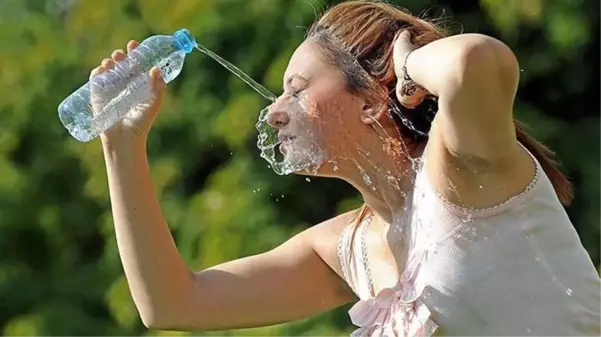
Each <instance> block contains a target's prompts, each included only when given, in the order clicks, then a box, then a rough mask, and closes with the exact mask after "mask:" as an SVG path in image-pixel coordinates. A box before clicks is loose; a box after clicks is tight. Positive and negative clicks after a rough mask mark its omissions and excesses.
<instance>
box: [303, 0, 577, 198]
mask: <svg viewBox="0 0 601 337" xmlns="http://www.w3.org/2000/svg"><path fill="white" fill-rule="evenodd" d="M404 30H409V32H410V33H411V42H412V43H413V44H414V45H416V46H424V45H426V44H428V43H430V42H433V41H436V40H438V39H441V38H444V37H445V36H447V33H446V32H444V30H443V29H442V28H441V27H439V26H437V25H436V24H434V23H433V22H431V21H428V20H425V19H421V18H418V17H416V16H413V15H411V14H410V13H409V12H408V11H406V10H404V9H401V8H399V7H396V6H394V5H391V4H388V3H385V2H382V1H377V0H371V1H370V0H354V1H346V2H343V3H340V4H338V5H335V6H333V7H331V8H330V9H328V10H327V11H326V12H325V13H324V14H323V15H322V16H321V17H320V18H318V19H317V20H316V21H315V22H314V24H313V25H312V26H311V27H310V28H309V30H308V33H307V39H312V40H313V41H316V42H317V44H318V45H319V46H320V47H321V48H320V49H321V50H322V52H323V54H324V56H325V57H326V59H327V60H328V61H330V62H331V63H332V64H333V65H334V66H336V67H337V68H338V69H339V70H340V71H341V72H342V74H343V75H344V77H345V79H346V82H347V87H348V90H349V91H350V92H352V93H368V94H370V93H372V94H377V92H378V90H373V89H374V88H376V87H378V88H380V89H382V88H384V89H385V90H384V91H385V92H386V93H387V94H388V96H389V102H390V106H391V107H394V106H396V107H397V108H398V110H397V113H391V114H390V115H391V117H392V118H393V120H394V122H395V124H396V126H397V128H398V129H399V132H400V133H401V135H403V137H409V138H411V139H413V140H415V141H417V142H425V141H427V140H428V132H429V131H430V126H431V122H432V120H433V119H434V116H435V114H436V112H437V110H438V103H437V100H436V97H434V96H432V95H429V96H428V97H427V98H426V99H425V100H424V102H423V103H421V104H420V105H418V106H417V107H416V108H415V109H407V108H404V107H403V106H402V105H401V104H400V103H399V101H398V99H397V97H396V90H395V87H396V82H397V79H396V75H395V72H394V64H393V45H394V41H395V38H396V36H397V35H398V33H399V32H400V31H404ZM358 70H360V71H358ZM381 91H382V90H380V92H381ZM514 124H515V129H516V135H517V140H518V141H519V142H520V143H521V144H523V145H524V146H525V147H526V148H527V149H528V150H529V151H530V152H531V153H532V154H533V155H534V156H535V157H536V159H537V160H538V161H539V163H540V164H541V166H542V168H543V170H544V171H545V173H546V174H547V176H548V177H549V179H550V180H551V182H552V183H553V186H554V188H555V192H556V194H557V196H558V198H559V200H560V201H561V203H562V204H564V205H569V204H570V203H571V201H572V199H573V190H572V186H571V183H570V182H569V180H568V179H567V178H566V176H565V175H564V174H563V173H562V172H561V170H560V169H559V167H558V165H557V162H556V161H555V160H554V159H553V156H554V153H553V152H552V151H550V150H549V149H548V148H547V147H546V146H545V145H543V144H541V143H540V142H538V141H537V140H536V139H534V138H533V137H531V136H530V135H528V134H527V133H526V130H525V126H524V124H523V123H521V122H520V121H518V120H515V119H514ZM408 125H412V127H408Z"/></svg>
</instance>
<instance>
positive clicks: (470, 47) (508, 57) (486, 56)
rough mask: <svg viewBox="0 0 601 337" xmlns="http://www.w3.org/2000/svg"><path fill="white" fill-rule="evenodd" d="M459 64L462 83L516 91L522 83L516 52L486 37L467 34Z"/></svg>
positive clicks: (459, 80)
mask: <svg viewBox="0 0 601 337" xmlns="http://www.w3.org/2000/svg"><path fill="white" fill-rule="evenodd" d="M466 35H469V36H468V37H466V40H465V41H464V43H463V46H462V47H463V48H462V51H461V52H460V53H459V55H460V56H459V58H458V60H457V63H458V69H460V71H459V72H457V74H458V75H459V76H460V78H459V79H458V82H460V83H467V82H469V83H477V84H483V83H488V84H493V83H496V84H497V85H498V86H499V87H500V89H507V90H510V91H512V90H514V88H515V87H516V86H517V83H518V82H519V65H518V61H517V58H516V56H515V54H514V53H513V51H512V50H511V49H510V48H509V47H508V46H507V45H506V44H505V43H503V42H501V41H499V40H497V39H495V38H493V37H490V36H486V35H482V34H466Z"/></svg>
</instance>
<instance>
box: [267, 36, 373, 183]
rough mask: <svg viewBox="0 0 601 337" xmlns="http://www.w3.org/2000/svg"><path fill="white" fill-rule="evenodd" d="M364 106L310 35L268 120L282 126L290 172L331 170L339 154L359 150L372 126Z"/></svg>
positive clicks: (294, 57)
mask: <svg viewBox="0 0 601 337" xmlns="http://www.w3.org/2000/svg"><path fill="white" fill-rule="evenodd" d="M364 108H365V101H364V100H363V99H362V98H360V97H358V96H357V95H353V94H352V93H350V92H349V91H348V90H347V85H346V81H345V79H344V77H343V74H342V73H341V72H340V71H339V70H337V69H336V68H335V67H334V66H333V65H331V64H329V63H328V62H326V61H325V59H324V57H323V56H322V54H321V50H320V47H319V46H318V45H317V44H316V43H315V42H313V41H310V40H307V41H305V42H303V43H302V44H301V45H300V46H299V47H298V48H297V50H296V51H295V52H294V54H293V55H292V57H291V59H290V61H289V64H288V67H287V69H286V72H285V75H284V93H283V94H282V95H281V96H280V97H279V98H278V99H277V100H276V102H275V103H273V104H272V105H271V106H270V107H269V109H268V112H267V115H266V120H267V123H268V124H269V125H270V126H272V127H274V128H276V129H277V131H278V139H279V141H280V142H281V145H280V151H281V152H282V154H283V156H284V159H283V161H284V162H285V165H287V166H288V167H289V168H290V170H288V171H289V172H290V171H293V172H297V173H309V174H317V175H331V174H332V172H328V171H329V170H334V171H336V168H337V165H336V161H337V160H338V159H348V158H349V157H351V158H352V157H354V156H356V155H357V145H358V144H359V143H360V142H361V137H365V136H366V135H367V134H368V131H371V130H369V129H370V127H369V126H367V125H366V124H365V123H364V122H362V119H361V114H362V112H363V110H364ZM369 133H373V131H371V132H369ZM324 164H331V165H324Z"/></svg>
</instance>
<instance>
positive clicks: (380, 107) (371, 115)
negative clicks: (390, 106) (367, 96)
mask: <svg viewBox="0 0 601 337" xmlns="http://www.w3.org/2000/svg"><path fill="white" fill-rule="evenodd" d="M385 112H386V104H383V103H372V102H368V101H366V102H365V103H364V104H363V109H362V111H361V122H363V123H365V124H368V125H369V124H373V123H375V122H379V121H380V119H381V118H382V117H383V116H384V113H385Z"/></svg>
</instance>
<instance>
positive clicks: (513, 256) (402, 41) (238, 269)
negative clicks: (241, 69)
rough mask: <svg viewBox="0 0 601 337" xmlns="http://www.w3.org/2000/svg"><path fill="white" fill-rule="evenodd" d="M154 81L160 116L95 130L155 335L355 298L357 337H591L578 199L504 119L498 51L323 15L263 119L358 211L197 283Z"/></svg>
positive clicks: (124, 251)
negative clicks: (342, 189)
mask: <svg viewBox="0 0 601 337" xmlns="http://www.w3.org/2000/svg"><path fill="white" fill-rule="evenodd" d="M136 45H137V43H136V42H135V41H131V42H130V43H129V44H128V46H127V49H128V51H130V50H132V49H133V48H135V47H136ZM124 57H125V53H124V52H123V51H120V50H116V51H115V52H113V54H112V55H111V58H110V59H105V60H103V61H102V64H101V66H99V67H98V68H96V69H95V70H94V71H93V72H92V76H94V75H96V74H98V73H100V72H102V71H105V70H106V69H109V68H111V67H113V66H114V64H115V62H119V61H120V60H122V59H123V58H124ZM151 74H152V78H153V85H154V87H153V88H154V92H155V95H156V100H155V101H154V103H153V104H151V105H150V106H149V107H147V108H146V109H145V110H143V111H138V113H137V114H135V115H134V116H130V117H128V118H126V119H124V120H123V121H122V122H121V123H119V124H118V125H116V126H114V127H112V128H111V129H109V130H107V131H106V132H105V133H104V134H103V135H102V144H103V149H104V154H105V161H106V166H107V171H108V180H109V187H110V197H111V203H112V210H113V217H114V223H115V230H116V235H117V240H118V245H119V252H120V256H121V259H122V261H123V266H124V269H125V273H126V276H127V279H128V282H129V285H130V289H131V293H132V295H133V298H134V300H135V303H136V305H137V308H138V310H139V312H140V315H141V317H142V320H143V322H144V323H145V324H146V325H147V326H148V327H151V328H157V329H172V330H205V331H206V330H221V329H236V328H243V327H256V326H264V325H271V324H275V323H281V322H287V321H292V320H297V319H302V318H305V317H308V316H310V315H314V314H316V313H319V312H322V311H324V310H330V309H332V308H336V307H338V306H340V305H342V304H345V303H348V302H349V301H357V303H356V304H355V305H354V307H353V308H352V309H351V311H350V316H351V319H352V321H353V323H354V324H355V325H357V326H358V329H357V330H356V331H355V335H358V336H366V335H384V336H414V335H431V334H438V335H530V334H531V335H562V336H568V335H599V333H600V326H599V321H600V310H599V302H600V288H601V283H600V279H599V276H598V274H597V272H596V269H595V266H594V265H593V263H592V262H591V259H590V258H589V256H588V254H587V252H586V251H585V249H584V248H583V247H582V245H581V243H580V240H579V238H578V236H577V233H576V232H575V230H574V228H573V226H572V224H571V223H570V220H569V218H568V216H567V215H566V212H565V211H564V208H563V206H562V203H563V204H567V203H569V202H570V199H571V187H570V185H569V183H568V181H567V180H566V179H565V178H564V176H563V175H562V174H561V172H560V171H559V170H558V169H557V167H556V166H555V163H554V162H553V160H552V159H551V158H550V152H549V151H548V150H547V149H546V148H545V147H544V146H543V145H541V144H539V143H537V142H536V141H535V140H534V139H532V138H531V137H529V136H528V135H527V134H526V133H524V131H523V130H522V128H521V127H520V125H519V124H518V123H517V122H516V121H514V119H513V117H512V115H513V102H514V98H515V93H516V89H517V86H518V77H519V70H518V63H517V60H516V58H515V56H514V54H513V53H512V51H511V50H510V49H509V48H508V47H507V46H506V45H504V44H503V43H501V42H499V41H498V40H495V39H493V38H491V37H488V36H483V35H479V34H462V35H457V36H449V37H445V36H443V34H442V33H441V32H440V31H439V30H438V29H437V28H436V27H435V26H434V25H432V24H431V23H428V22H426V21H423V20H421V19H418V18H416V17H414V16H411V15H409V14H407V13H405V12H403V11H401V10H399V9H397V8H395V7H393V6H391V5H388V4H384V3H378V2H372V1H349V2H345V3H342V4H339V5H336V6H334V7H332V8H330V9H329V10H328V11H327V12H326V13H325V14H324V15H323V16H322V17H321V18H320V19H319V20H317V21H316V22H315V23H314V25H313V26H312V27H311V29H310V30H309V32H308V36H307V38H306V40H305V41H304V42H303V43H302V44H301V45H300V46H299V47H298V49H297V50H296V51H295V53H294V55H293V56H292V58H291V59H290V62H289V65H288V68H287V70H286V74H285V77H284V93H283V95H282V96H281V97H279V98H278V100H277V101H276V102H275V103H274V104H273V105H272V106H270V107H269V110H268V112H267V114H266V116H265V118H266V121H267V122H268V123H269V125H271V126H272V127H274V128H277V130H278V132H279V139H280V141H281V143H282V144H281V151H282V152H283V153H284V155H285V161H286V163H287V164H286V165H288V166H287V167H289V168H294V170H295V171H296V173H299V174H313V175H320V176H327V177H336V178H340V179H344V180H346V181H347V182H349V183H350V184H352V185H353V186H354V187H356V188H357V190H358V191H359V192H360V193H361V194H362V196H363V199H364V201H365V204H364V206H363V207H361V208H360V209H359V210H356V211H353V212H349V213H345V214H341V215H339V216H337V217H335V218H333V219H330V220H327V221H325V222H323V223H321V224H318V225H316V226H314V227H311V228H309V229H307V230H305V231H304V232H302V233H300V234H298V235H296V236H295V237H293V238H291V239H290V240H289V241H287V242H285V243H283V244H282V245H281V246H279V247H277V248H275V249H273V250H271V251H268V252H265V253H263V254H259V255H255V256H249V257H245V258H242V259H239V260H235V261H229V262H226V263H223V264H221V265H217V266H214V267H212V268H209V269H206V270H202V271H191V270H189V269H188V267H187V266H186V265H185V264H184V262H183V260H182V258H181V257H180V255H179V253H178V250H177V248H176V246H175V244H174V241H173V239H172V237H171V234H170V231H169V228H168V226H167V224H166V222H165V218H164V216H163V214H162V212H161V209H160V205H159V203H158V201H157V198H156V196H155V191H154V189H153V184H152V181H151V178H150V174H149V167H148V161H147V157H146V140H147V135H148V133H149V131H150V129H151V125H152V123H153V120H154V119H155V118H156V116H157V114H158V112H159V110H160V106H161V97H162V94H163V92H164V90H165V85H164V83H163V81H162V80H161V78H160V73H159V72H158V70H157V69H153V71H152V73H151ZM399 107H400V109H399ZM432 107H435V109H431V108H432ZM316 158H317V159H316Z"/></svg>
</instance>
